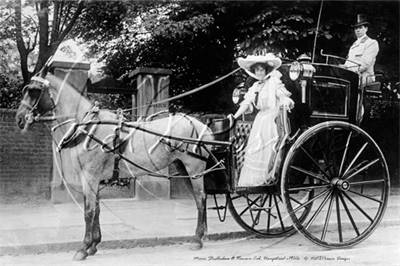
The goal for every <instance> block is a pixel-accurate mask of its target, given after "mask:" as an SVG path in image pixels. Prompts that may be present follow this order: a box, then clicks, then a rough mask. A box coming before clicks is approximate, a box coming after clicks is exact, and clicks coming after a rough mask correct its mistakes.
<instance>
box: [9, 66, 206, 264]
mask: <svg viewBox="0 0 400 266" xmlns="http://www.w3.org/2000/svg"><path fill="white" fill-rule="evenodd" d="M91 110H94V109H93V103H92V102H91V101H90V100H89V99H88V98H87V97H85V96H82V95H81V93H80V92H78V90H77V89H76V88H74V87H73V86H72V85H71V84H69V83H68V82H66V81H65V80H62V79H60V78H58V77H56V76H55V75H53V74H51V73H50V72H48V71H47V70H45V69H44V70H42V71H41V72H40V73H39V74H37V75H36V76H34V77H33V78H32V79H31V80H30V83H29V84H28V85H26V86H25V87H24V88H23V98H22V100H21V103H20V106H19V108H18V110H17V114H16V123H17V125H18V127H19V128H20V129H21V132H22V133H25V132H27V131H28V130H29V129H30V128H31V126H32V125H33V124H34V122H35V121H37V120H40V118H41V117H43V116H44V115H46V114H48V113H49V112H52V113H53V116H54V119H55V121H56V123H57V125H58V126H56V127H54V128H53V130H55V131H54V132H53V133H52V134H53V139H54V142H56V143H60V144H59V145H58V148H59V149H69V151H70V154H71V157H72V158H71V162H72V164H73V165H72V167H73V168H74V169H76V170H75V174H77V175H78V177H79V179H80V180H81V183H82V190H83V191H82V193H83V198H84V220H85V224H86V230H85V236H84V239H83V242H82V244H81V246H80V248H79V249H78V250H77V251H76V253H75V255H74V257H73V259H74V260H84V259H86V258H87V256H89V255H94V254H95V253H96V252H97V245H98V244H99V243H100V242H101V228H100V220H99V215H100V206H99V187H100V182H101V181H103V180H107V179H110V177H111V176H112V175H113V173H115V171H114V170H115V169H114V166H115V163H116V158H115V157H116V156H115V155H119V156H120V157H122V158H123V160H121V161H123V162H124V163H122V162H121V163H120V164H118V166H119V172H120V174H122V173H124V174H125V176H132V177H139V176H143V175H146V174H149V172H150V173H151V172H157V171H159V170H160V169H164V168H166V167H167V166H169V165H170V164H174V165H175V168H176V169H177V171H178V172H179V175H180V176H179V177H183V179H184V180H185V183H186V185H187V186H188V188H189V190H190V191H191V193H192V194H193V196H194V199H195V202H196V206H197V210H198V217H197V227H196V230H195V235H194V240H193V242H194V244H192V245H191V247H190V249H191V250H199V249H201V248H202V247H203V243H204V237H205V235H206V234H207V213H206V197H207V195H206V193H205V189H204V178H203V175H204V173H205V171H206V164H207V158H208V157H209V155H210V153H209V152H208V149H209V146H208V144H207V145H205V144H204V143H203V145H202V144H201V142H207V141H212V140H213V133H212V131H211V130H210V129H209V128H208V127H207V126H206V125H204V124H203V123H201V122H200V121H198V120H197V119H195V118H193V117H190V116H187V115H183V114H180V115H179V114H174V115H170V116H169V117H164V118H159V119H156V120H152V121H147V120H146V121H137V122H123V123H121V119H119V116H118V114H116V113H114V112H112V111H109V110H103V109H99V110H97V111H96V110H95V111H91ZM74 121H75V123H73V122H74ZM105 121H116V123H106V122H105ZM102 122H104V123H102ZM118 124H119V125H120V127H117V129H118V130H119V131H120V134H116V131H117V130H116V125H118ZM121 125H122V126H121ZM57 132H58V134H56V133H57ZM60 132H61V134H60ZM157 132H158V133H157ZM117 135H121V136H120V137H119V138H116V136H117ZM110 136H111V137H110ZM115 139H117V142H118V144H116V145H114V146H113V145H112V143H115ZM185 139H186V140H187V141H186V142H185V141H183V140H185ZM99 140H100V141H99ZM191 140H194V141H191ZM96 141H97V142H96ZM199 143H200V145H199ZM111 146H112V147H111ZM120 159H121V158H120ZM79 179H78V180H79Z"/></svg>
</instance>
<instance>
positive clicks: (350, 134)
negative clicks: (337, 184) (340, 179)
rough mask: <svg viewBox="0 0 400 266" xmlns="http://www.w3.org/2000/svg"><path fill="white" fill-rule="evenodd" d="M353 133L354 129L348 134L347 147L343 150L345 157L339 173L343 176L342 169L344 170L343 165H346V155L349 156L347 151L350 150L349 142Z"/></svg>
mask: <svg viewBox="0 0 400 266" xmlns="http://www.w3.org/2000/svg"><path fill="white" fill-rule="evenodd" d="M352 135H353V131H350V133H349V135H348V136H347V142H346V147H345V149H344V151H343V157H342V162H341V163H340V169H339V172H338V175H339V176H341V174H342V170H343V166H344V162H345V161H346V157H347V152H348V150H349V144H350V139H351V136H352Z"/></svg>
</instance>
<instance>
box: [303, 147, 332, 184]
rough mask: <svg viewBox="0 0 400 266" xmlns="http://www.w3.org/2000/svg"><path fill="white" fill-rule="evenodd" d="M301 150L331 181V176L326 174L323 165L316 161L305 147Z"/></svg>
mask: <svg viewBox="0 0 400 266" xmlns="http://www.w3.org/2000/svg"><path fill="white" fill-rule="evenodd" d="M300 148H301V150H302V151H303V152H304V153H305V154H306V155H307V156H308V157H309V158H310V159H311V161H312V162H313V163H314V165H316V166H317V167H318V169H319V170H320V171H321V172H322V173H323V174H324V176H325V177H326V178H328V179H329V175H328V174H327V173H326V172H325V170H324V169H323V168H322V167H321V165H320V164H319V163H318V162H317V161H315V159H314V158H313V157H312V156H311V155H310V154H309V153H308V152H307V151H306V150H305V149H304V148H303V147H300Z"/></svg>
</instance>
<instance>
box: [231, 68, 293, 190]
mask: <svg viewBox="0 0 400 266" xmlns="http://www.w3.org/2000/svg"><path fill="white" fill-rule="evenodd" d="M281 76H282V74H281V73H279V72H278V71H276V70H274V71H272V72H270V73H269V74H268V75H267V76H266V77H265V78H264V80H263V81H257V82H255V83H254V84H253V86H252V87H251V88H250V89H249V91H248V92H247V93H246V94H245V96H244V101H243V102H242V103H241V104H248V105H249V107H250V108H249V109H250V112H252V111H253V106H254V107H256V108H257V109H258V110H259V112H258V114H257V115H256V118H255V120H254V122H253V126H252V129H251V131H250V136H249V139H248V142H247V145H246V150H245V155H244V162H243V167H242V169H241V171H240V176H239V181H238V186H259V185H265V184H271V183H273V182H274V181H275V180H274V179H275V177H274V176H272V171H271V170H272V168H271V167H269V164H270V160H271V156H272V155H273V149H274V148H275V145H276V144H277V141H278V131H277V125H276V122H275V119H276V118H277V116H278V113H279V102H280V101H282V100H283V98H286V97H289V96H290V95H291V93H290V92H289V91H287V90H286V88H285V86H284V84H283V83H282V81H281V79H280V77H281ZM257 94H258V97H257Z"/></svg>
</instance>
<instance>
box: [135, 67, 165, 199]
mask: <svg viewBox="0 0 400 266" xmlns="http://www.w3.org/2000/svg"><path fill="white" fill-rule="evenodd" d="M171 74H172V71H171V70H169V69H161V68H147V67H143V68H137V69H135V70H134V71H133V72H132V73H130V75H129V77H130V78H132V79H134V80H136V88H137V94H136V95H133V96H132V97H133V98H132V103H133V105H134V106H133V108H134V109H133V113H132V114H133V116H134V117H135V116H143V117H148V116H150V115H152V114H155V113H157V112H159V111H163V110H168V109H169V103H168V102H164V103H161V104H154V103H156V102H158V101H161V100H164V99H167V98H168V97H169V77H170V75H171ZM159 173H162V174H165V175H167V174H168V168H166V169H161V170H160V171H159ZM135 197H136V198H138V199H141V200H147V199H156V198H163V199H169V198H170V181H169V180H168V179H165V178H159V177H153V176H148V175H146V176H141V177H138V178H136V184H135Z"/></svg>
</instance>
